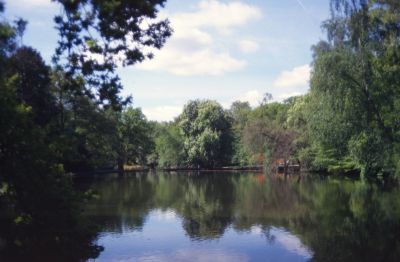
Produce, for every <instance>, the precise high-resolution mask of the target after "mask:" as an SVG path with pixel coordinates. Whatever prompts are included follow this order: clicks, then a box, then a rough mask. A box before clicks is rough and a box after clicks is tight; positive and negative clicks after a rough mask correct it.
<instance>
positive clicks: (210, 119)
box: [179, 100, 233, 168]
mask: <svg viewBox="0 0 400 262" xmlns="http://www.w3.org/2000/svg"><path fill="white" fill-rule="evenodd" d="M179 126H180V128H181V131H182V135H183V137H184V148H185V153H186V155H187V162H188V164H189V165H192V166H196V167H197V166H198V165H200V166H201V167H206V168H213V167H220V166H222V165H224V164H228V163H229V162H230V160H231V154H232V142H233V136H232V133H231V132H232V130H231V122H230V119H229V117H228V115H227V113H226V112H225V111H224V110H223V108H222V107H221V105H219V104H218V103H217V102H215V101H211V100H204V101H201V100H195V101H190V102H189V103H188V104H186V105H185V107H184V109H183V113H182V114H181V115H180V116H179Z"/></svg>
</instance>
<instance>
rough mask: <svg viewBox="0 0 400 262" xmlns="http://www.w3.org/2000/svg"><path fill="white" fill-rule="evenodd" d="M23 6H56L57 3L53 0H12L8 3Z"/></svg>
mask: <svg viewBox="0 0 400 262" xmlns="http://www.w3.org/2000/svg"><path fill="white" fill-rule="evenodd" d="M8 3H9V4H10V5H12V6H16V7H21V8H32V7H50V6H54V5H55V3H54V2H52V1H51V0H11V1H8V2H7V4H8Z"/></svg>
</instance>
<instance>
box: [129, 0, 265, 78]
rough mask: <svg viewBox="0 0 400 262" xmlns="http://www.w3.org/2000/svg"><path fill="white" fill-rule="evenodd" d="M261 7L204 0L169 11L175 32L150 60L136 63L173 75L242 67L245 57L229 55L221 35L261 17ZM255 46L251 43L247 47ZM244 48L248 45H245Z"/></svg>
mask: <svg viewBox="0 0 400 262" xmlns="http://www.w3.org/2000/svg"><path fill="white" fill-rule="evenodd" d="M261 16H262V15H261V11H260V9H258V8H257V7H255V6H251V5H247V4H244V3H241V2H230V3H222V2H219V1H217V0H203V1H200V2H199V3H198V5H197V6H196V10H194V11H191V12H182V13H175V14H171V15H168V14H166V13H163V14H162V15H161V17H168V18H169V20H170V21H171V26H172V28H173V29H174V34H173V35H172V37H171V38H170V39H169V40H168V41H167V44H166V45H165V47H164V48H163V49H162V50H160V51H156V52H155V58H154V59H153V60H149V61H145V62H144V63H142V64H139V65H137V68H139V69H142V70H151V71H154V70H160V71H166V72H169V73H172V74H175V75H181V76H192V75H221V74H224V73H227V72H232V71H237V70H241V69H243V68H244V67H245V66H246V61H244V60H241V59H237V58H235V57H233V56H232V55H231V53H230V52H229V48H228V47H227V46H226V45H225V44H223V42H224V37H225V36H226V35H227V34H232V33H233V32H234V29H235V28H236V27H238V26H244V25H246V24H247V23H249V22H250V21H251V20H254V19H258V18H260V17H261ZM250 48H253V49H254V45H253V47H250ZM247 49H249V47H248V46H247Z"/></svg>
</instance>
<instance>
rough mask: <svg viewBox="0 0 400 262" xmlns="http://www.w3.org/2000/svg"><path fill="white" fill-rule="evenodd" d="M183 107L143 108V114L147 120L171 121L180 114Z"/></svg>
mask: <svg viewBox="0 0 400 262" xmlns="http://www.w3.org/2000/svg"><path fill="white" fill-rule="evenodd" d="M182 109H183V106H157V107H149V108H143V113H144V115H145V116H146V117H147V119H149V120H153V121H159V122H161V121H171V120H173V119H174V118H175V117H177V116H178V115H179V114H180V113H181V112H182Z"/></svg>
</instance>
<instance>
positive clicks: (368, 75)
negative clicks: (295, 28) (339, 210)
mask: <svg viewBox="0 0 400 262" xmlns="http://www.w3.org/2000/svg"><path fill="white" fill-rule="evenodd" d="M331 10H332V16H331V18H330V19H329V20H327V21H326V22H325V23H324V25H323V26H324V28H325V29H326V31H327V35H328V41H327V42H321V43H319V44H318V45H316V46H315V47H314V63H313V64H314V71H313V74H312V79H311V95H312V97H313V105H314V108H315V110H314V112H313V114H312V115H311V118H310V120H311V121H310V123H311V126H312V128H311V130H314V132H313V135H314V137H315V138H316V139H315V141H317V143H318V147H319V148H322V152H328V153H329V154H331V155H332V157H333V158H334V159H337V160H338V161H344V158H346V157H348V159H350V161H351V162H352V163H353V165H354V167H355V168H359V169H361V171H362V173H363V174H365V175H376V174H378V173H385V172H393V171H394V169H395V166H396V165H397V163H398V159H397V157H396V156H397V155H398V152H397V150H398V149H397V146H396V145H397V141H398V131H397V130H398V123H399V122H398V106H397V105H398V103H399V98H400V92H399V89H398V86H399V72H400V71H399V69H400V68H399V66H398V65H399V61H400V60H399V53H400V43H399V33H398V32H399V30H400V23H399V21H400V16H399V10H400V9H399V4H398V3H397V1H374V0H371V1H365V0H357V1H345V0H332V1H331Z"/></svg>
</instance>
